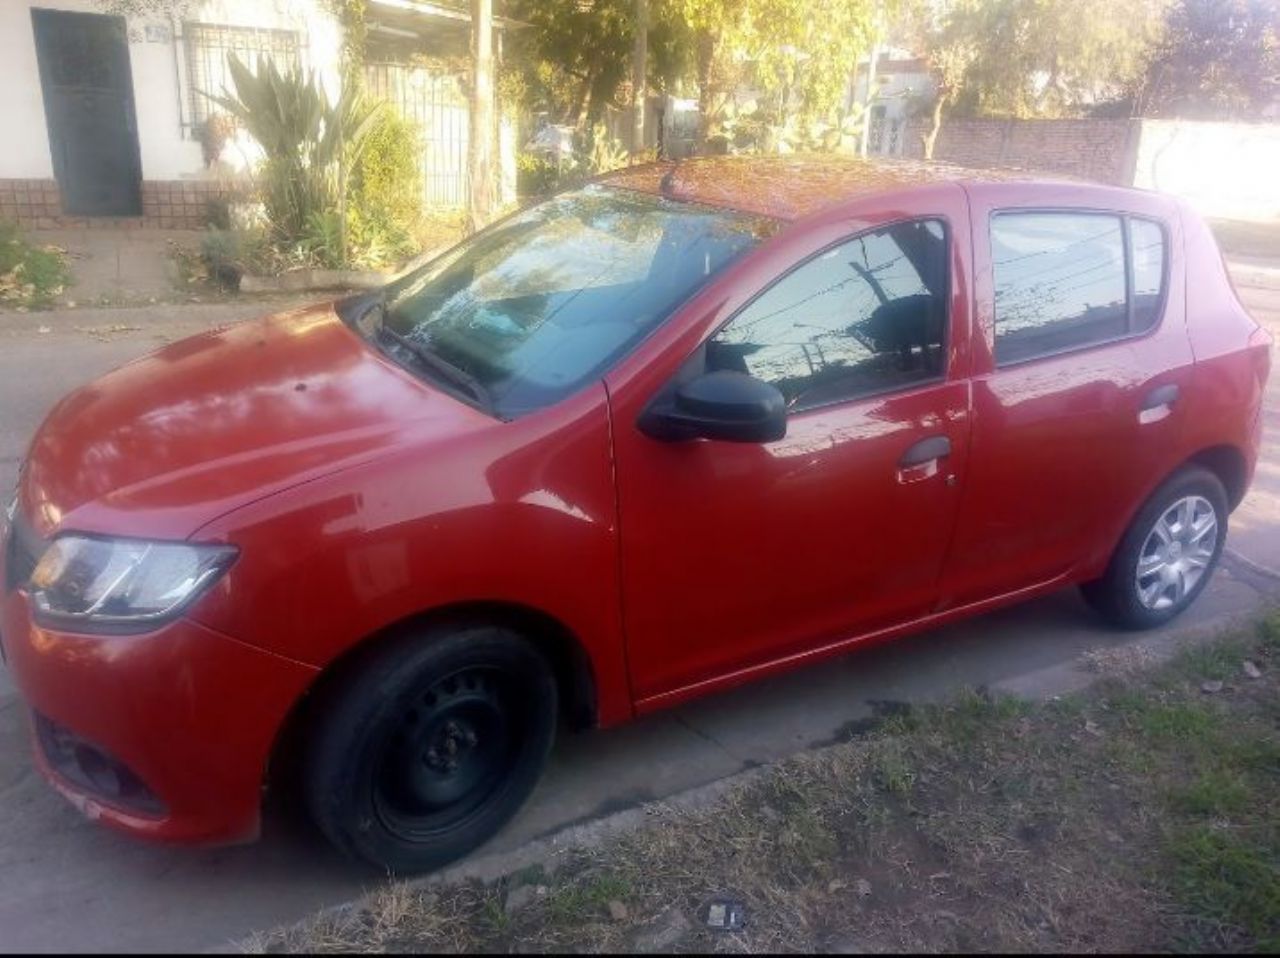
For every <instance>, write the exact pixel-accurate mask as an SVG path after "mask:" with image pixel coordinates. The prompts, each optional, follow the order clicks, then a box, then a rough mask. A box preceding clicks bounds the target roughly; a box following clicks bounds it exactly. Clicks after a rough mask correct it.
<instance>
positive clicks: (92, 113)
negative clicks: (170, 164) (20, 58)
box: [31, 10, 142, 216]
mask: <svg viewBox="0 0 1280 958" xmlns="http://www.w3.org/2000/svg"><path fill="white" fill-rule="evenodd" d="M31 20H32V26H33V28H34V30H35V38H36V55H37V58H38V60H39V63H40V85H41V88H42V90H43V92H44V111H45V119H46V121H47V123H48V127H49V149H50V152H51V154H52V157H53V172H54V175H55V176H56V177H57V180H58V186H59V188H60V189H61V192H62V208H63V211H64V212H66V213H70V214H73V215H76V216H137V215H139V214H140V213H141V212H142V199H141V164H140V162H139V156H138V133H137V122H136V120H135V117H134V108H133V80H132V76H131V74H130V70H129V43H128V40H127V38H126V34H125V22H124V18H123V17H109V16H103V15H100V14H94V13H68V12H65V11H61V10H32V11H31Z"/></svg>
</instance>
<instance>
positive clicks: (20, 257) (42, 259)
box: [0, 221, 71, 308]
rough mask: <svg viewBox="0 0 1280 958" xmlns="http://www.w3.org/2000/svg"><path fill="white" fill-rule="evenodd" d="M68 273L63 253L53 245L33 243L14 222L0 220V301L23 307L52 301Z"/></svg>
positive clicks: (62, 288) (42, 305) (67, 280)
mask: <svg viewBox="0 0 1280 958" xmlns="http://www.w3.org/2000/svg"><path fill="white" fill-rule="evenodd" d="M70 282H71V273H70V271H69V270H68V269H67V260H66V254H65V253H64V252H63V251H62V250H60V249H58V248H57V247H53V246H35V245H33V244H31V243H29V242H28V241H27V240H26V239H24V238H23V236H22V234H21V232H20V231H19V230H18V227H17V225H16V224H14V223H12V222H8V221H0V303H3V304H5V305H11V306H17V307H21V308H26V307H32V306H34V307H38V308H39V307H46V306H51V305H53V303H54V301H55V300H56V298H57V297H58V296H59V295H61V293H62V291H63V290H64V289H65V288H66V286H67V284H68V283H70Z"/></svg>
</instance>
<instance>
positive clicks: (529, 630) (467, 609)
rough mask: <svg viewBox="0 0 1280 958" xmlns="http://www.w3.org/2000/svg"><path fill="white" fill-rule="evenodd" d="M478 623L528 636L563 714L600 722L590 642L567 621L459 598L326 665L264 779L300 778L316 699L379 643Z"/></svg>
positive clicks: (297, 708)
mask: <svg viewBox="0 0 1280 958" xmlns="http://www.w3.org/2000/svg"><path fill="white" fill-rule="evenodd" d="M474 625H489V626H494V625H496V626H504V627H507V628H510V629H512V630H513V631H515V632H518V633H520V634H521V635H522V636H524V637H525V638H527V639H528V640H529V641H530V642H531V643H532V644H533V645H534V646H535V647H537V648H538V650H539V651H540V652H542V654H543V655H544V656H546V659H547V662H548V663H549V664H550V666H551V669H552V672H553V673H554V675H555V678H556V686H557V688H558V690H559V693H560V711H561V717H562V718H563V720H564V721H566V722H567V723H568V724H569V726H570V727H571V728H574V729H584V728H591V727H594V726H595V725H596V724H598V716H599V703H598V698H597V683H596V675H595V669H594V667H593V664H592V661H591V658H590V655H589V654H588V652H587V650H586V647H585V646H584V645H583V643H582V642H581V640H580V639H579V638H578V637H577V636H576V635H575V634H574V633H573V632H572V631H571V630H570V629H569V628H568V627H567V626H565V625H564V624H563V623H562V622H560V621H559V620H558V619H556V618H555V617H554V616H551V615H549V614H548V613H546V612H543V611H541V610H539V609H535V608H532V607H530V606H526V605H521V604H519V603H514V602H502V601H473V602H459V603H455V604H451V605H447V606H441V607H438V608H434V609H426V610H423V611H421V612H417V613H415V614H413V615H410V616H407V617H406V618H404V619H401V620H399V621H397V622H394V623H391V624H390V625H388V626H386V627H384V628H382V629H379V630H378V631H377V632H375V633H373V634H372V635H370V636H368V637H366V638H365V639H363V640H361V641H359V642H357V643H355V644H354V645H353V646H352V647H351V648H350V649H347V650H346V651H345V652H343V653H342V654H341V655H339V656H338V657H337V658H336V659H334V660H333V661H331V662H329V663H328V664H327V665H325V667H324V668H323V669H322V670H321V671H320V672H319V674H318V675H317V676H316V678H315V679H314V680H313V681H312V683H311V684H310V686H308V688H307V690H306V691H305V692H303V693H302V695H301V696H299V697H298V700H297V701H296V702H294V704H293V706H292V707H291V708H290V710H289V713H288V715H287V716H286V718H285V720H284V722H282V723H281V726H280V728H279V730H278V731H277V733H276V738H275V741H274V743H273V745H272V748H271V752H270V753H269V755H268V759H267V768H266V769H265V770H264V781H265V782H269V783H272V784H285V786H286V787H288V786H289V783H293V782H296V781H297V779H298V775H297V772H298V771H299V769H300V766H301V756H302V754H303V752H304V748H303V747H302V746H303V744H304V742H305V738H306V735H307V733H308V731H309V729H310V727H311V723H312V720H313V717H314V715H315V712H314V708H315V706H316V704H317V703H318V702H320V701H322V700H323V699H324V696H325V693H326V692H327V691H328V690H329V689H330V688H332V687H333V686H334V685H335V684H337V683H338V682H340V681H341V680H342V679H343V678H344V677H345V676H347V675H349V674H351V672H352V671H353V670H355V669H359V668H360V667H361V665H362V663H363V662H365V661H366V660H367V659H368V658H369V657H370V656H371V655H372V654H373V653H374V652H375V651H376V650H377V649H379V648H381V647H383V646H384V645H385V644H386V643H389V642H394V641H398V640H401V639H403V637H404V636H406V635H407V634H411V633H413V632H416V631H420V630H423V629H441V628H448V627H450V626H455V627H463V626H474ZM282 780H283V781H282Z"/></svg>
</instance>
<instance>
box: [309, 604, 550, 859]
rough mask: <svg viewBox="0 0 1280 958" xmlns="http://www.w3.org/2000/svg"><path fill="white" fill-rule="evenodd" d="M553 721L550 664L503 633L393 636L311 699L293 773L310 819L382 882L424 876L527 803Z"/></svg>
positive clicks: (480, 630)
mask: <svg viewBox="0 0 1280 958" xmlns="http://www.w3.org/2000/svg"><path fill="white" fill-rule="evenodd" d="M556 715H557V704H556V683H555V678H554V676H553V674H552V672H551V669H550V667H549V666H548V665H547V662H546V660H545V659H544V658H543V656H542V655H541V654H540V653H539V652H538V651H537V649H535V648H534V647H533V646H532V645H531V644H530V643H528V642H527V641H525V640H524V639H523V638H521V637H520V636H519V635H518V634H517V633H515V632H512V631H511V630H508V629H504V628H499V627H493V626H481V627H466V628H460V629H454V630H451V631H446V632H439V631H437V632H433V633H430V634H426V635H413V636H405V637H403V638H401V639H399V640H396V641H393V642H391V643H389V644H388V645H386V646H385V647H383V648H380V649H377V650H376V651H375V652H374V653H373V654H372V655H371V657H370V658H368V659H367V660H366V661H365V662H364V663H363V665H362V667H361V668H360V669H358V670H357V671H356V672H354V673H353V674H352V675H350V676H349V677H347V678H346V680H345V681H342V682H339V683H338V684H337V685H336V686H335V687H334V688H333V689H332V690H331V691H330V693H329V694H328V695H326V697H325V700H324V701H323V702H322V705H321V710H320V714H319V719H318V721H317V723H316V725H315V727H314V730H313V734H312V737H311V740H310V748H309V750H308V756H307V765H306V770H305V775H306V797H307V803H308V805H309V806H310V811H311V815H312V817H313V818H314V820H315V822H316V824H317V825H318V826H319V827H320V830H321V831H322V832H323V833H324V834H325V836H326V837H327V838H328V839H329V840H330V841H331V842H332V843H333V844H334V845H336V846H337V847H338V848H339V849H341V850H342V851H343V852H345V853H346V854H348V855H350V856H352V857H355V858H358V859H361V860H363V861H366V862H368V863H370V864H372V865H375V866H377V867H379V868H383V869H386V870H387V871H389V872H391V873H395V874H409V873H413V872H420V871H426V870H429V869H433V868H438V867H439V866H441V865H444V864H446V863H448V862H450V861H453V860H455V859H457V858H460V857H462V856H463V855H465V854H467V853H468V852H470V851H472V850H473V849H475V848H476V847H478V846H479V845H481V844H483V843H484V842H485V841H487V840H488V839H489V838H490V837H491V836H492V835H493V834H494V833H495V832H497V831H498V830H499V829H500V828H501V827H502V826H503V825H504V824H506V822H507V821H508V820H509V819H510V818H511V816H512V815H514V814H515V812H516V811H517V810H518V809H519V808H520V806H521V805H522V804H523V803H524V801H525V799H526V798H528V796H529V794H530V792H532V791H533V788H534V786H535V785H536V784H537V781H538V778H539V776H540V775H541V772H542V768H543V766H544V765H545V763H546V758H547V754H548V752H549V751H550V749H551V743H552V740H553V739H554V737H555V725H556Z"/></svg>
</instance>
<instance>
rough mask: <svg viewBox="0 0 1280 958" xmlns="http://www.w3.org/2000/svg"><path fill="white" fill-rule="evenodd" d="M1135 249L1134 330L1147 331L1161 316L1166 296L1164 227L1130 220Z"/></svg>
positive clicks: (1133, 247)
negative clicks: (1161, 307)
mask: <svg viewBox="0 0 1280 958" xmlns="http://www.w3.org/2000/svg"><path fill="white" fill-rule="evenodd" d="M1129 241H1130V243H1131V244H1132V249H1133V331H1134V332H1135V333H1141V332H1146V331H1147V330H1148V329H1150V328H1151V327H1152V326H1154V325H1155V324H1156V320H1158V319H1159V318H1160V306H1161V303H1162V301H1163V299H1164V260H1165V256H1164V230H1162V229H1161V228H1160V227H1159V225H1157V224H1156V223H1153V222H1151V221H1150V220H1139V219H1131V220H1129Z"/></svg>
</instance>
